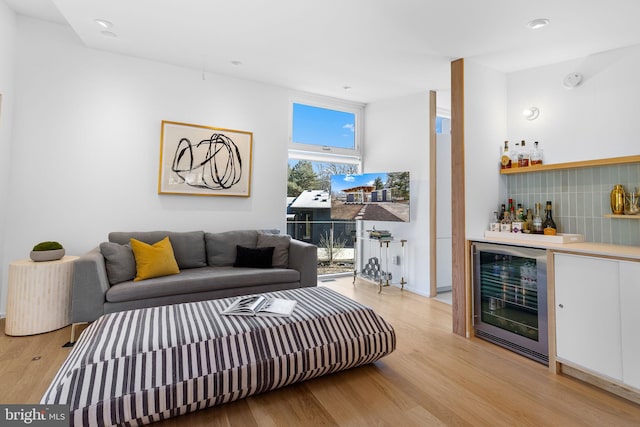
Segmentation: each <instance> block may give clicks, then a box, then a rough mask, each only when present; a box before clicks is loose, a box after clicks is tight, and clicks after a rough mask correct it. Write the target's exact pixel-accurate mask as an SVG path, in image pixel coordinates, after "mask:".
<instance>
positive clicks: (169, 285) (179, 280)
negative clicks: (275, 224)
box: [106, 267, 300, 302]
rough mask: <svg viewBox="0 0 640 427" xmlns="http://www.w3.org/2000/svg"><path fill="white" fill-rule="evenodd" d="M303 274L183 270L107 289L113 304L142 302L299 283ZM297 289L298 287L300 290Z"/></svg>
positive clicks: (269, 270)
mask: <svg viewBox="0 0 640 427" xmlns="http://www.w3.org/2000/svg"><path fill="white" fill-rule="evenodd" d="M299 281H300V272H299V271H297V270H292V269H284V268H271V269H261V268H237V267H201V268H191V269H188V270H183V271H181V272H180V274H176V275H173V276H164V277H157V278H154V279H148V280H143V281H141V282H133V281H129V282H122V283H118V284H117V285H114V286H111V287H110V288H109V290H107V294H106V299H107V301H109V302H122V301H131V300H141V299H147V298H155V297H167V296H172V295H183V294H184V293H185V292H189V293H197V292H207V291H215V290H225V289H233V288H245V287H251V286H257V285H264V284H265V283H272V284H278V283H296V284H298V286H299V283H298V282H299ZM298 286H296V287H298Z"/></svg>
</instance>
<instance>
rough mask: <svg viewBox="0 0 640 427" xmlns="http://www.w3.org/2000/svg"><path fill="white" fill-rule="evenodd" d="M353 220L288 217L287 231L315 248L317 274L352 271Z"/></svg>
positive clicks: (354, 226) (354, 228) (354, 230)
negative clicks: (317, 219) (316, 248)
mask: <svg viewBox="0 0 640 427" xmlns="http://www.w3.org/2000/svg"><path fill="white" fill-rule="evenodd" d="M355 232H356V221H306V220H288V221H287V234H289V235H290V236H291V237H293V238H294V239H297V240H302V241H303V242H308V243H312V244H314V245H316V246H317V247H318V274H319V275H326V274H339V273H346V272H351V273H352V272H353V268H354V265H353V264H354V250H353V245H354V236H355Z"/></svg>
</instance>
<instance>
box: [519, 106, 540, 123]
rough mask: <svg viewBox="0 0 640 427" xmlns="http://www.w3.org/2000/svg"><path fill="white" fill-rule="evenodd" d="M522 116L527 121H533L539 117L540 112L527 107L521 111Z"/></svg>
mask: <svg viewBox="0 0 640 427" xmlns="http://www.w3.org/2000/svg"><path fill="white" fill-rule="evenodd" d="M522 115H523V116H524V117H525V119H527V120H535V119H537V118H538V116H539V115H540V110H539V109H538V108H537V107H529V108H525V109H524V110H522Z"/></svg>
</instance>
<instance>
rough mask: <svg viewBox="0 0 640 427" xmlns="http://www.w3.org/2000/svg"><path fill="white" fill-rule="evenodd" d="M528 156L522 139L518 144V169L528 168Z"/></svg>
mask: <svg viewBox="0 0 640 427" xmlns="http://www.w3.org/2000/svg"><path fill="white" fill-rule="evenodd" d="M529 159H530V154H529V150H528V149H527V147H526V144H525V142H524V139H523V140H522V142H520V151H519V152H518V167H519V168H526V167H527V166H529Z"/></svg>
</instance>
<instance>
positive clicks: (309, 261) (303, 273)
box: [289, 239, 318, 287]
mask: <svg viewBox="0 0 640 427" xmlns="http://www.w3.org/2000/svg"><path fill="white" fill-rule="evenodd" d="M289 268H293V269H294V270H298V271H299V272H300V286H302V287H311V286H318V248H317V246H316V245H312V244H311V243H306V242H303V241H301V240H296V239H291V242H290V244H289Z"/></svg>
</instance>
